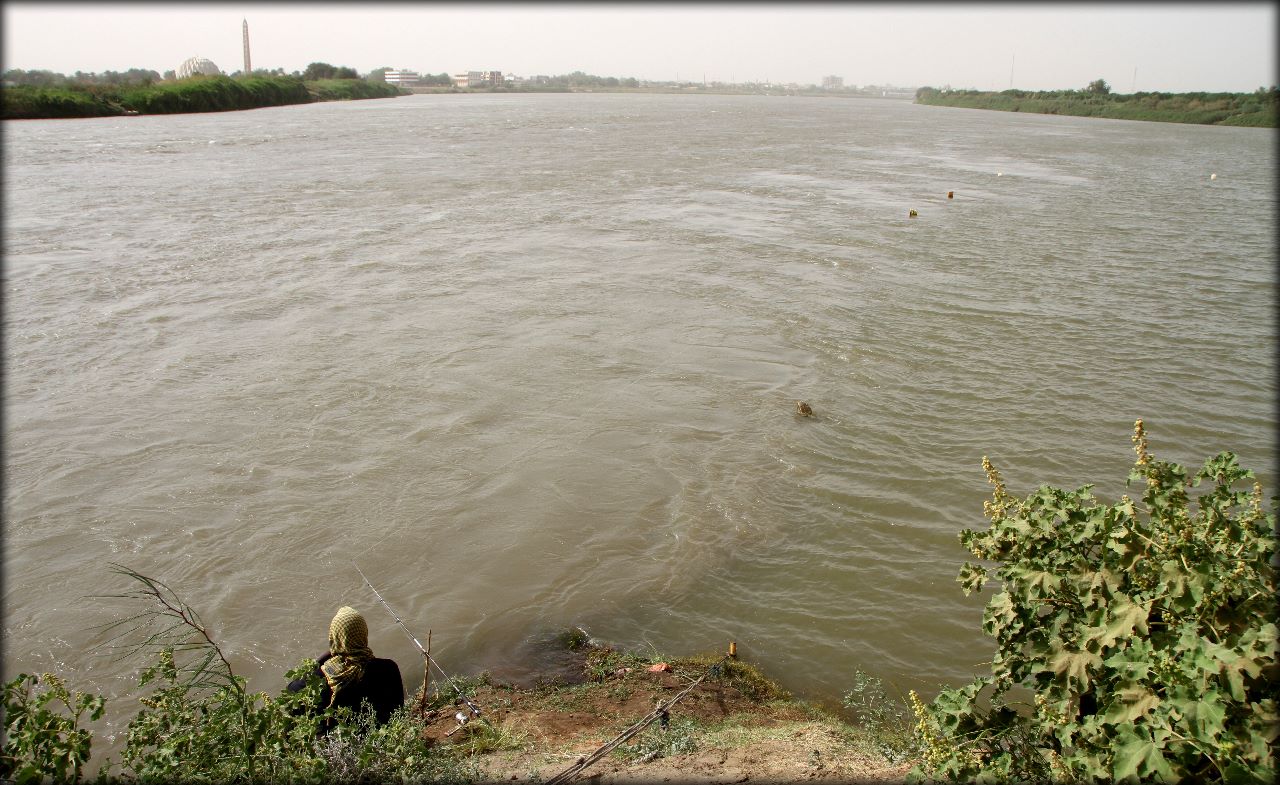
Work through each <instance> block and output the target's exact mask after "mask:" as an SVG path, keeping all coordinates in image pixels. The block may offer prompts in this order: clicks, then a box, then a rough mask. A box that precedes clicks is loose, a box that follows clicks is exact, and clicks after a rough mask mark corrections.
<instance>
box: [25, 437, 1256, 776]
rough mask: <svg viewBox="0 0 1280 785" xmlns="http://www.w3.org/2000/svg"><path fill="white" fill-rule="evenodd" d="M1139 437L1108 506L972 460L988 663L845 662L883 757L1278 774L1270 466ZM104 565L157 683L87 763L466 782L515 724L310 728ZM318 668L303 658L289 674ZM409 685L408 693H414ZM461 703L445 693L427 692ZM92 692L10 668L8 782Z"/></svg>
mask: <svg viewBox="0 0 1280 785" xmlns="http://www.w3.org/2000/svg"><path fill="white" fill-rule="evenodd" d="M1132 441H1133V446H1134V452H1135V453H1136V456H1137V459H1136V461H1135V463H1134V465H1133V468H1132V470H1131V471H1130V474H1129V484H1130V486H1132V487H1134V488H1135V490H1134V493H1135V496H1136V497H1137V498H1130V497H1129V496H1128V495H1124V496H1122V497H1121V498H1120V499H1119V500H1118V501H1113V502H1109V503H1108V502H1102V501H1099V500H1098V499H1096V498H1095V497H1094V496H1093V494H1092V492H1091V490H1090V489H1091V486H1087V485H1086V486H1082V487H1080V488H1078V489H1076V490H1073V491H1066V490H1062V489H1059V488H1054V487H1051V486H1042V487H1041V488H1039V489H1038V490H1036V491H1034V492H1033V493H1031V494H1029V495H1027V496H1026V497H1025V498H1021V499H1020V498H1017V497H1015V496H1014V495H1012V494H1011V493H1010V492H1009V491H1008V490H1007V488H1006V487H1005V484H1004V481H1003V479H1002V478H1001V475H1000V473H999V472H998V471H997V470H996V468H995V467H994V466H993V465H992V464H991V463H990V462H989V461H988V460H987V459H986V458H984V459H983V461H982V464H983V469H984V470H985V472H986V475H987V479H988V481H989V482H990V483H991V485H992V487H993V492H992V498H991V500H990V501H989V502H987V503H986V504H985V505H984V513H985V516H986V518H987V519H989V522H990V525H989V526H988V527H987V528H985V529H983V530H980V531H974V530H968V529H966V530H964V531H962V532H960V533H959V540H960V544H961V545H962V546H963V547H964V548H965V549H966V550H968V551H969V552H970V553H971V554H972V555H973V556H974V557H976V559H977V560H978V563H977V564H972V563H966V564H964V566H963V567H962V568H961V569H960V571H959V575H958V578H957V580H958V581H959V583H960V584H961V588H962V590H963V591H964V592H965V593H966V594H969V593H973V592H987V591H992V592H993V593H992V594H991V596H990V599H989V601H988V602H987V605H986V611H985V613H984V615H983V622H982V624H983V630H984V632H986V633H987V634H988V635H990V636H991V637H992V638H994V639H995V643H996V650H995V653H994V655H993V657H992V661H991V673H990V675H989V676H984V677H979V678H977V679H975V680H974V681H973V682H972V683H970V684H968V685H965V686H963V687H949V688H945V689H942V690H941V692H940V693H939V694H938V696H937V697H936V698H935V699H934V700H933V701H932V702H931V703H929V704H925V703H923V702H922V701H921V700H920V698H919V697H918V696H917V695H916V693H915V692H914V691H911V692H910V693H909V694H908V702H907V703H906V704H905V705H904V703H903V702H902V701H898V700H894V699H893V698H890V697H888V696H887V694H886V692H885V691H884V689H883V687H882V685H881V684H880V682H879V681H878V680H877V679H873V678H870V677H868V676H866V675H865V674H863V673H861V672H860V671H858V670H856V669H855V668H854V667H853V666H851V668H850V670H851V685H852V688H851V689H850V690H849V692H848V693H846V694H845V696H844V706H845V707H846V708H847V709H848V710H850V712H851V713H852V714H853V715H854V719H856V720H857V721H858V722H859V723H860V725H861V726H862V729H863V730H865V731H867V732H869V733H870V734H872V738H873V739H874V741H873V742H872V745H873V746H874V749H875V750H876V751H877V752H878V753H880V754H881V755H882V756H883V758H884V759H885V760H887V761H889V762H895V763H896V762H910V763H914V764H915V767H914V769H913V771H912V774H911V778H910V779H911V780H915V781H950V782H991V783H1014V782H1054V783H1111V782H1187V783H1190V782H1195V783H1201V782H1207V783H1254V782H1257V783H1262V782H1274V781H1275V779H1276V773H1277V772H1276V766H1275V742H1276V739H1277V737H1278V736H1280V714H1278V711H1277V693H1276V687H1275V685H1276V683H1277V680H1278V678H1280V660H1278V658H1277V648H1278V644H1277V627H1276V624H1275V621H1274V614H1275V608H1276V599H1277V584H1276V572H1275V570H1276V559H1277V535H1276V505H1277V500H1276V499H1275V498H1274V497H1272V498H1271V500H1270V504H1269V505H1266V506H1264V497H1263V492H1262V487H1261V485H1260V484H1259V483H1258V482H1257V481H1256V480H1255V479H1254V475H1253V473H1252V472H1251V471H1249V470H1247V469H1244V468H1242V467H1241V466H1239V465H1238V463H1237V460H1236V457H1235V456H1234V455H1233V454H1231V453H1229V452H1222V453H1219V454H1218V455H1216V456H1213V457H1211V458H1209V459H1208V460H1206V461H1205V462H1204V464H1203V466H1202V467H1201V468H1200V469H1199V470H1198V471H1195V472H1194V473H1192V472H1188V471H1187V470H1186V469H1184V468H1183V467H1182V466H1180V465H1178V464H1176V463H1171V462H1168V461H1161V460H1157V459H1156V458H1155V456H1154V455H1153V454H1152V452H1151V450H1150V447H1149V444H1148V440H1147V435H1146V431H1145V427H1144V425H1143V423H1142V421H1141V420H1139V421H1137V423H1135V427H1134V433H1133V439H1132ZM116 571H117V572H118V573H120V574H122V575H125V576H127V577H129V578H131V579H133V580H134V581H136V582H137V588H135V590H133V591H130V592H126V593H123V594H119V595H113V596H116V597H123V598H129V599H133V600H141V601H143V603H144V609H143V611H142V612H141V613H137V614H134V615H132V616H131V617H129V618H128V619H127V620H126V621H125V622H121V623H118V624H119V625H123V628H124V637H125V638H126V639H128V638H130V636H133V639H135V640H136V639H137V637H136V636H138V635H141V636H142V638H141V643H137V644H134V645H133V647H132V648H131V649H130V648H129V647H126V652H127V653H131V654H135V655H136V654H139V653H143V654H152V655H154V656H155V657H156V664H155V665H153V666H151V667H149V668H147V669H146V670H144V671H143V674H142V678H141V682H140V685H139V686H140V687H141V688H149V692H147V693H146V694H145V695H144V696H143V697H142V698H141V703H142V706H143V708H142V710H141V711H140V712H139V713H138V715H137V716H136V717H135V718H134V719H133V720H132V721H131V722H130V723H129V726H128V734H127V738H126V744H125V749H124V752H123V756H122V760H121V761H120V762H119V763H118V764H116V765H115V766H113V767H111V768H109V769H107V770H105V771H100V772H99V774H98V776H99V778H100V779H104V780H106V779H109V780H117V781H119V780H124V781H136V782H243V783H257V782H262V783H268V782H272V783H274V782H331V781H343V782H382V781H397V782H442V781H468V780H474V779H477V778H479V777H481V769H480V768H478V767H477V762H476V760H475V755H476V754H480V753H483V752H487V751H492V750H496V749H503V748H509V747H510V746H511V745H513V744H517V743H518V740H515V739H512V738H507V737H504V733H506V731H504V730H502V729H495V728H492V727H488V728H487V729H485V730H481V728H485V727H486V726H483V725H481V724H480V723H474V724H473V725H472V726H470V727H471V728H472V730H473V731H474V732H476V733H478V735H476V736H474V737H469V738H468V739H467V743H466V744H465V745H458V746H454V747H443V748H442V747H439V746H435V747H432V746H429V745H428V744H426V743H425V742H424V741H423V738H422V734H421V721H420V719H419V718H417V717H416V716H415V715H414V713H413V708H412V707H408V706H407V707H405V708H404V709H402V710H401V711H400V712H399V713H397V715H396V716H395V718H394V719H393V721H392V722H391V723H389V724H388V725H386V726H383V727H381V728H375V727H373V726H372V725H371V724H370V722H369V718H368V717H367V716H366V717H365V718H363V719H360V718H350V719H349V721H348V724H347V725H345V726H343V727H341V728H340V729H339V730H338V731H336V732H331V733H330V734H329V735H327V736H319V735H317V732H316V724H315V722H314V718H311V717H306V716H305V715H302V714H300V713H299V709H300V708H301V707H303V706H305V705H308V704H309V703H311V702H313V701H314V700H315V698H316V696H317V694H318V690H319V685H318V684H317V683H314V682H313V683H312V684H311V685H310V686H309V687H308V688H307V689H306V690H305V691H304V692H303V693H299V694H290V693H287V692H285V693H282V694H281V695H280V696H279V697H272V696H270V695H267V694H265V693H250V692H248V690H247V688H246V685H245V681H244V679H243V678H242V677H239V676H236V675H235V674H233V673H232V671H231V667H230V665H229V664H228V663H227V660H226V658H225V657H224V656H223V653H222V651H221V649H220V648H219V647H218V645H217V644H216V642H214V641H213V640H212V639H211V638H210V637H209V635H208V633H207V632H206V629H205V627H204V625H203V624H202V623H201V622H200V619H199V617H198V615H196V613H195V611H194V609H192V608H190V607H189V606H187V605H186V604H185V603H183V602H182V601H181V600H180V599H178V597H177V596H176V595H175V594H174V593H173V592H172V591H171V590H169V588H168V587H167V586H165V585H164V584H161V583H160V582H158V581H155V580H153V579H151V578H148V577H146V576H144V575H141V574H138V573H136V572H134V571H132V570H128V569H126V568H120V567H117V568H116ZM582 639H583V640H585V635H583V636H582ZM937 649H938V651H939V653H940V654H939V656H945V647H942V646H939V647H937ZM708 662H710V660H706V661H703V662H702V663H701V664H702V665H704V666H705V665H706V664H707V663H708ZM643 664H644V662H643V661H641V660H636V661H635V662H631V661H629V660H627V661H624V660H619V659H618V658H616V657H614V658H612V659H610V658H608V657H606V658H605V659H603V660H600V661H597V662H595V663H594V667H595V670H596V671H598V672H599V674H600V675H601V676H602V677H603V675H604V674H608V673H611V672H614V671H615V669H616V668H618V666H626V665H631V666H636V668H637V669H638V668H639V666H641V665H643ZM312 673H314V662H312V661H304V662H303V664H302V665H301V666H300V667H299V668H297V669H295V670H294V671H291V672H290V673H289V674H288V677H289V678H294V677H303V676H306V675H307V674H312ZM726 676H727V677H728V678H730V679H733V678H738V679H739V681H740V682H741V683H742V684H743V685H745V686H746V688H747V689H744V688H743V687H742V686H740V687H739V689H740V690H742V691H744V694H746V692H747V691H751V692H756V693H759V697H761V698H762V699H766V698H769V697H772V696H773V695H774V692H773V690H774V689H775V688H776V685H771V684H770V683H769V682H768V681H767V680H765V679H764V678H763V677H762V676H761V675H760V674H758V673H757V672H754V671H751V670H741V671H733V672H728V671H727V672H726ZM571 689H577V688H571ZM420 698H421V701H420V703H419V705H418V707H417V708H418V709H419V710H422V709H424V708H427V707H428V700H427V699H426V698H425V696H420ZM452 702H453V696H452V695H451V694H447V693H446V694H443V695H442V694H441V693H440V691H439V690H437V692H436V695H435V697H434V698H433V699H431V700H430V702H429V705H430V706H432V707H436V708H444V707H446V706H449V705H450V704H451V703H452ZM566 706H567V707H568V708H565V709H563V710H565V711H569V710H572V705H571V703H566ZM104 708H105V701H104V699H103V698H102V697H101V696H98V695H94V694H92V693H77V692H73V691H71V690H69V689H68V688H67V687H66V685H65V684H64V683H63V682H62V680H61V679H60V678H59V677H58V676H56V675H53V674H42V675H40V676H38V677H37V676H33V675H28V674H19V676H18V677H17V678H16V679H13V680H11V681H9V682H8V683H6V684H5V685H4V724H5V728H4V731H5V736H4V746H3V751H2V752H0V780H6V781H15V782H20V783H27V782H32V783H33V782H39V781H42V780H49V779H52V780H54V781H61V782H73V781H77V780H81V779H83V778H84V777H85V776H86V773H85V772H84V766H85V764H86V762H87V761H88V759H89V751H90V745H91V742H92V738H91V734H90V732H89V731H88V730H87V729H86V728H84V727H82V724H83V723H84V722H86V721H92V720H96V719H98V718H99V717H101V716H102V713H103V711H104ZM450 710H451V709H450ZM674 713H676V712H675V710H674V709H673V714H674ZM676 719H677V722H673V725H672V735H670V736H668V737H665V738H666V740H667V742H670V743H666V742H664V743H663V744H661V745H659V746H658V747H654V748H653V749H649V748H645V750H647V752H645V755H646V757H647V756H650V755H668V754H669V755H678V754H683V753H686V752H690V751H692V750H694V749H696V747H697V745H698V743H699V739H705V738H706V736H705V733H704V731H700V730H699V729H698V728H696V727H694V726H692V725H688V724H687V723H684V721H683V720H680V719H679V718H676ZM832 727H833V728H835V729H836V730H837V731H839V726H832ZM704 730H705V729H704ZM838 735H839V734H838ZM841 738H842V739H843V741H841V743H842V744H853V743H857V742H856V741H855V740H854V737H853V736H852V735H844V736H841ZM676 742H678V743H676ZM642 751H643V750H642ZM530 779H538V777H534V776H533V775H530Z"/></svg>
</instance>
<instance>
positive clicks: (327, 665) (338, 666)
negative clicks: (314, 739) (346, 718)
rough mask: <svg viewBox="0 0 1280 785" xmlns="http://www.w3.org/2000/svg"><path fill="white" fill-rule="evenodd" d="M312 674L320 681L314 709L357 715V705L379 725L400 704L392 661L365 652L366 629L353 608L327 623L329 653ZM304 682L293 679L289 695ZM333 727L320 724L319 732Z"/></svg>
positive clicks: (400, 687) (401, 688)
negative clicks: (364, 705)
mask: <svg viewBox="0 0 1280 785" xmlns="http://www.w3.org/2000/svg"><path fill="white" fill-rule="evenodd" d="M316 671H317V673H318V675H320V676H323V677H324V686H323V687H322V688H321V690H320V701H319V704H318V705H317V706H316V709H317V710H319V711H323V710H325V709H329V708H338V707H341V706H346V707H348V708H350V709H351V711H352V712H354V713H356V714H359V713H360V710H361V703H363V702H364V701H368V702H369V704H370V705H372V706H373V711H374V714H375V715H376V717H377V722H378V724H379V725H383V724H385V723H386V721H387V720H388V719H389V718H390V717H391V714H392V712H394V711H395V710H396V709H398V708H400V706H401V704H403V703H404V682H402V681H401V679H400V668H399V666H397V665H396V663H395V661H394V660H386V659H379V658H377V657H374V656H373V651H371V650H370V649H369V625H368V624H367V623H366V622H365V620H364V617H363V616H361V615H360V613H359V612H358V611H356V610H355V609H354V608H348V607H347V606H345V605H344V606H343V607H341V608H339V609H338V613H337V615H335V616H334V617H333V621H332V622H330V623H329V651H327V652H325V653H324V654H323V655H322V656H321V657H320V659H319V661H318V662H317V668H316ZM304 686H306V682H305V680H303V679H295V680H293V681H292V682H290V683H289V691H290V692H298V691H299V690H301V689H302V688H303V687H304ZM332 726H333V721H332V720H327V721H325V722H323V723H322V724H321V731H325V730H328V729H329V728H330V727H332Z"/></svg>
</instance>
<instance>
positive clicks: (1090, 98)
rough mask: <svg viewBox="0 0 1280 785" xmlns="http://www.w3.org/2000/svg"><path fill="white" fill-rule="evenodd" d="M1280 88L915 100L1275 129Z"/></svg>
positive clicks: (938, 95)
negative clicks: (1229, 91) (1228, 91)
mask: <svg viewBox="0 0 1280 785" xmlns="http://www.w3.org/2000/svg"><path fill="white" fill-rule="evenodd" d="M1277 96H1280V90H1277V88H1276V87H1275V86H1272V87H1270V88H1265V87H1259V88H1258V89H1257V90H1256V91H1254V92H1252V93H1131V94H1129V95H1118V94H1113V93H1112V92H1111V88H1109V87H1108V86H1107V83H1106V82H1104V81H1102V80H1101V79H1099V80H1096V81H1094V82H1092V83H1090V84H1089V86H1088V87H1086V88H1085V89H1083V90H1050V91H1042V92H1031V91H1028V90H1004V91H1001V92H998V93H996V92H981V91H978V90H952V89H950V88H946V89H942V90H938V89H936V88H933V87H921V88H920V89H919V90H917V91H916V103H918V104H927V105H930V106H957V107H963V108H966V109H995V110H998V111H1002V112H1032V113H1035V114H1059V115H1073V116H1076V117H1106V118H1111V119H1113V120H1152V121H1156V122H1163V123H1194V124H1198V125H1235V126H1250V127H1258V128H1275V127H1276V103H1277Z"/></svg>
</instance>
